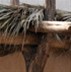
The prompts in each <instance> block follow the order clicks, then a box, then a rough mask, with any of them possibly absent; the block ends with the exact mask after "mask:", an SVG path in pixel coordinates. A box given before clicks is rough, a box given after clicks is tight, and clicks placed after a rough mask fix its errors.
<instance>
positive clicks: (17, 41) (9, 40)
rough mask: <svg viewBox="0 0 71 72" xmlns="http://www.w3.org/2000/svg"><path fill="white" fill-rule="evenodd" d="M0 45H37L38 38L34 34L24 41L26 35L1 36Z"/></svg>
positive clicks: (28, 35) (27, 36)
mask: <svg viewBox="0 0 71 72" xmlns="http://www.w3.org/2000/svg"><path fill="white" fill-rule="evenodd" d="M0 44H9V45H10V44H11V45H22V44H24V45H37V44H38V37H37V36H36V35H34V34H27V35H26V38H25V39H24V35H22V34H21V35H18V36H4V35H2V34H0Z"/></svg>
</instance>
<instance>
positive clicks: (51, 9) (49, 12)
mask: <svg viewBox="0 0 71 72" xmlns="http://www.w3.org/2000/svg"><path fill="white" fill-rule="evenodd" d="M55 1H56V0H45V3H46V6H45V20H53V19H54V14H55V8H56V7H55Z"/></svg>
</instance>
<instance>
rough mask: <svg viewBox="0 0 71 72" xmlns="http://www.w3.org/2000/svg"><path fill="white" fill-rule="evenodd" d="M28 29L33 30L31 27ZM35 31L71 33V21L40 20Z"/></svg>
mask: <svg viewBox="0 0 71 72" xmlns="http://www.w3.org/2000/svg"><path fill="white" fill-rule="evenodd" d="M30 31H33V32H34V31H35V29H33V28H31V29H30ZM37 32H42V33H49V32H52V33H71V22H63V21H42V22H41V23H40V24H39V27H38V28H37Z"/></svg>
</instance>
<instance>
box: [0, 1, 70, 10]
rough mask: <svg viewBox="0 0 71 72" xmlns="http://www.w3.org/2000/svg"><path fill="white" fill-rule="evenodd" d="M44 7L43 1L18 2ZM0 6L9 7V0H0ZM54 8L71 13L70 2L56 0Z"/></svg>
mask: <svg viewBox="0 0 71 72" xmlns="http://www.w3.org/2000/svg"><path fill="white" fill-rule="evenodd" d="M22 2H23V3H29V4H35V5H44V4H45V0H20V3H22ZM0 3H1V4H6V5H10V0H0ZM56 8H57V9H62V10H67V11H71V0H56Z"/></svg>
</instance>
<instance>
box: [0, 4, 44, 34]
mask: <svg viewBox="0 0 71 72" xmlns="http://www.w3.org/2000/svg"><path fill="white" fill-rule="evenodd" d="M43 9H44V8H43V7H41V6H31V5H28V4H22V5H20V6H18V7H17V6H14V7H13V6H3V5H0V31H2V32H3V33H4V34H10V35H18V34H19V32H20V30H21V28H22V30H21V32H24V33H26V30H28V29H29V27H30V26H31V25H34V26H35V29H36V28H37V27H38V24H39V23H40V22H41V21H42V20H43V18H44V15H43Z"/></svg>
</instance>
